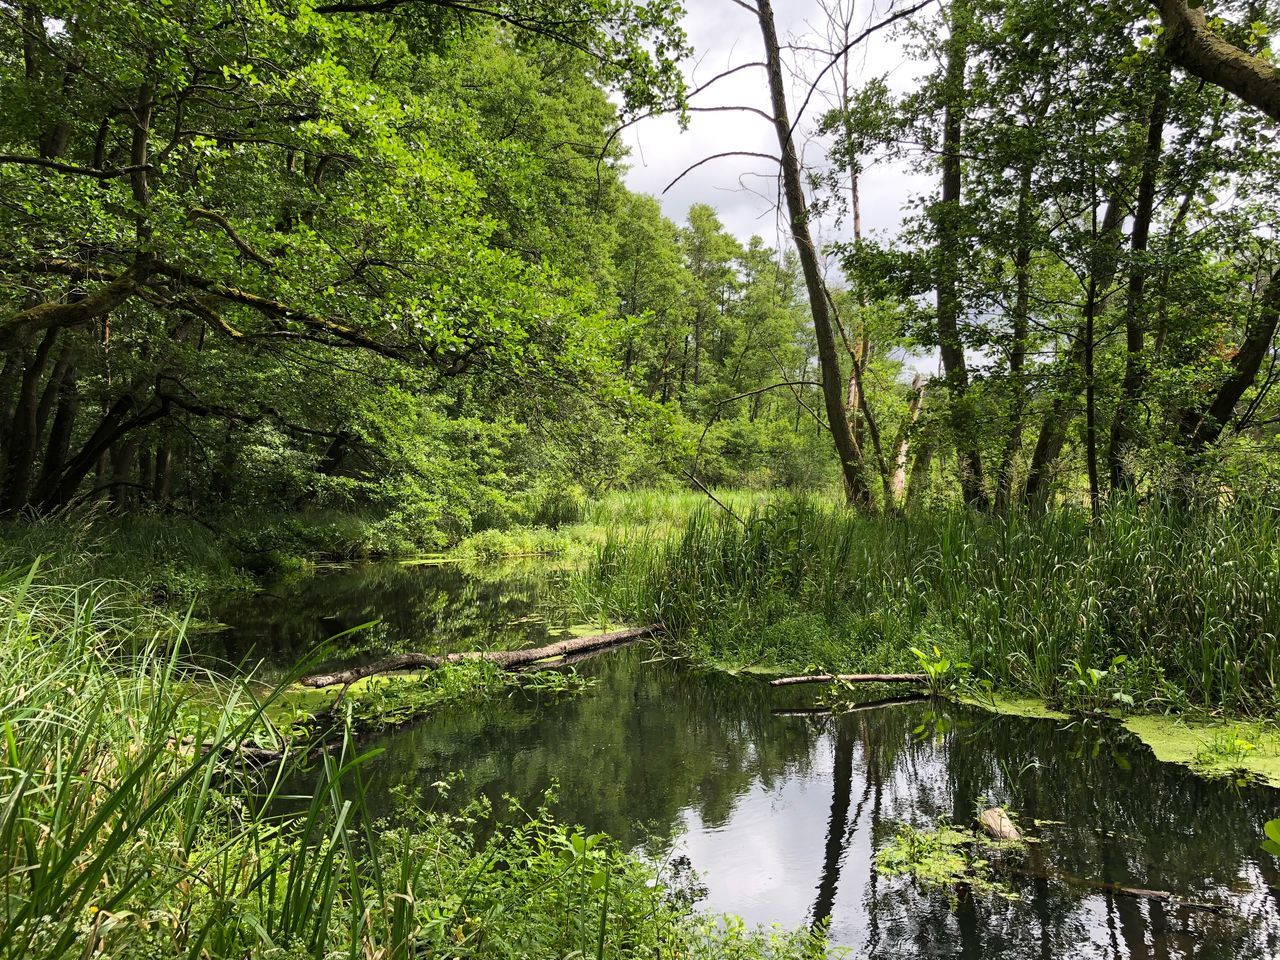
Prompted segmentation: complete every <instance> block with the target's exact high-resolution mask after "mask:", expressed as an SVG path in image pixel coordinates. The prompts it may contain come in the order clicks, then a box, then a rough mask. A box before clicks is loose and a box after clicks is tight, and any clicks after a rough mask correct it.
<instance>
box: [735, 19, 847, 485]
mask: <svg viewBox="0 0 1280 960" xmlns="http://www.w3.org/2000/svg"><path fill="white" fill-rule="evenodd" d="M758 6H759V11H758V13H759V21H760V35H761V38H762V39H763V41H764V50H765V68H766V73H767V74H768V79H769V92H770V98H771V101H772V106H773V123H774V129H775V131H776V132H777V135H778V146H779V148H780V149H781V151H782V155H781V159H782V186H783V194H784V196H785V198H786V203H787V211H788V214H789V216H790V226H791V236H792V238H793V239H794V241H795V245H796V253H797V254H798V255H799V258H800V267H801V270H802V272H803V273H804V282H805V287H806V289H807V291H808V294H809V309H810V311H811V312H812V315H813V331H814V337H815V339H816V340H817V342H818V361H819V366H820V367H821V379H822V398H823V401H824V404H825V406H826V411H827V425H828V428H829V429H830V431H831V436H832V440H833V441H834V444H835V448H836V454H837V455H838V456H839V458H840V467H841V473H842V474H843V476H844V481H845V489H846V491H852V490H857V489H858V488H859V487H860V486H865V484H866V480H865V479H864V478H863V476H862V472H861V470H860V469H859V465H858V451H857V449H856V448H855V447H854V444H853V433H852V432H851V431H850V429H849V420H848V418H847V417H846V416H845V412H844V388H843V384H842V383H841V376H840V356H839V353H838V351H837V345H836V336H835V330H834V328H833V324H832V319H831V313H830V306H829V303H828V296H827V289H826V285H825V284H824V283H823V280H822V270H821V266H820V264H819V263H818V251H817V248H816V247H815V246H814V243H813V236H812V234H811V233H810V231H809V209H808V203H807V201H806V200H805V195H804V180H803V176H802V173H801V170H800V157H799V154H798V153H797V152H796V148H795V143H794V141H793V140H792V137H791V121H790V119H789V117H788V111H787V88H786V81H785V79H784V78H783V75H782V59H781V55H780V53H779V50H778V32H777V27H776V26H775V24H774V20H773V4H772V0H759V4H758Z"/></svg>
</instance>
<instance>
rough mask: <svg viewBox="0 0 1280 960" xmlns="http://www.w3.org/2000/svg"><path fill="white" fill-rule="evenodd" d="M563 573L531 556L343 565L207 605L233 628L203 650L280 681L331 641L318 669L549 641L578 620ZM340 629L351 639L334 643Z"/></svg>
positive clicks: (212, 616) (213, 615)
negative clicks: (483, 563) (566, 597)
mask: <svg viewBox="0 0 1280 960" xmlns="http://www.w3.org/2000/svg"><path fill="white" fill-rule="evenodd" d="M563 576H564V574H563V573H562V572H561V571H558V570H554V569H549V568H548V567H547V566H546V565H545V564H534V563H530V562H522V563H513V564H507V565H504V566H501V567H474V568H473V567H463V566H460V565H458V564H435V565H405V564H400V563H394V562H381V563H364V564H357V565H353V566H334V567H330V568H326V569H321V570H320V571H318V572H317V574H316V575H315V576H308V577H297V578H291V579H286V580H282V581H280V582H278V583H275V584H272V585H270V586H269V587H268V588H267V589H266V590H265V591H264V592H263V593H261V594H257V595H255V596H251V597H248V598H243V597H239V598H235V599H233V600H231V601H230V602H226V603H222V604H219V605H217V606H215V607H213V608H212V609H210V610H207V611H204V613H205V615H206V616H207V617H208V618H209V619H211V620H215V621H218V622H221V623H224V624H227V625H229V627H230V629H228V630H225V631H222V632H219V633H214V634H210V635H208V636H207V637H206V638H205V639H204V641H203V643H202V649H203V650H204V652H205V653H207V654H208V655H210V656H211V657H214V658H217V659H220V660H222V661H225V662H228V663H233V664H250V665H254V666H255V667H256V668H257V669H258V671H259V673H260V675H262V676H263V677H264V678H266V679H274V677H276V676H278V675H279V674H280V672H282V671H285V670H289V669H292V668H293V667H294V665H296V664H298V663H301V662H302V661H303V660H304V659H305V658H307V657H310V656H312V655H313V654H314V652H315V651H316V650H318V649H320V648H322V647H327V648H328V649H330V650H331V651H332V653H333V656H331V657H330V658H329V659H327V660H326V661H324V662H323V663H321V664H317V665H315V666H314V667H313V669H316V670H319V669H329V668H331V667H340V666H346V665H350V664H352V663H358V662H363V661H366V660H368V659H372V658H374V657H377V656H383V655H385V654H388V653H398V652H402V651H404V650H421V651H425V652H432V653H434V652H437V651H451V650H472V649H490V648H511V647H518V646H523V645H525V644H540V643H548V642H550V641H551V638H552V635H553V634H557V635H558V633H560V632H562V631H563V629H564V628H565V627H566V626H567V624H568V623H569V621H570V617H569V614H568V612H567V610H566V609H565V607H564V605H563V604H562V603H561V594H562V590H561V585H562V580H563ZM357 628H361V629H357ZM352 631H354V632H352ZM339 635H345V636H342V637H341V639H339V640H338V641H337V642H336V643H335V642H331V638H333V637H337V636H339Z"/></svg>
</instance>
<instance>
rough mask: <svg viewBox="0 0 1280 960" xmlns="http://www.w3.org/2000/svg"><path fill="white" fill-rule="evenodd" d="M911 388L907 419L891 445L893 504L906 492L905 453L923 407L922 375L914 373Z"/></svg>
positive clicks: (907, 450)
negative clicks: (914, 376)
mask: <svg viewBox="0 0 1280 960" xmlns="http://www.w3.org/2000/svg"><path fill="white" fill-rule="evenodd" d="M911 390H912V396H911V404H910V406H909V407H908V408H907V420H906V422H905V423H904V424H903V425H902V430H901V431H900V432H899V433H898V439H897V442H896V443H895V444H894V445H893V479H892V480H891V482H890V484H889V489H890V492H891V495H892V497H893V503H895V504H901V503H902V502H903V499H904V497H905V496H906V492H907V455H908V453H910V450H911V431H912V430H913V429H914V428H915V425H916V423H917V422H918V421H919V420H920V411H921V409H922V408H923V407H924V390H925V381H924V377H922V376H920V374H916V378H915V380H914V381H912V383H911Z"/></svg>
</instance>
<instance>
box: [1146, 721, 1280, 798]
mask: <svg viewBox="0 0 1280 960" xmlns="http://www.w3.org/2000/svg"><path fill="white" fill-rule="evenodd" d="M1124 728H1125V729H1126V730H1128V731H1129V732H1130V733H1132V734H1134V735H1135V736H1137V737H1138V739H1140V740H1141V741H1142V742H1143V743H1145V744H1146V745H1147V746H1148V747H1150V748H1151V750H1152V752H1153V753H1154V754H1155V755H1156V758H1157V759H1158V760H1162V761H1164V762H1166V763H1180V764H1182V765H1183V766H1186V767H1190V768H1191V769H1192V770H1194V771H1196V773H1199V774H1202V775H1204V776H1213V777H1226V776H1235V775H1239V774H1241V773H1243V774H1247V775H1248V776H1249V778H1251V779H1255V780H1258V781H1261V782H1265V783H1267V784H1270V785H1271V786H1273V787H1280V733H1277V731H1276V730H1275V729H1274V728H1271V727H1265V726H1262V725H1260V724H1257V723H1250V722H1248V721H1230V722H1216V723H1215V722H1197V721H1189V720H1186V719H1182V718H1178V717H1167V716H1141V717H1130V718H1128V719H1127V720H1125V721H1124Z"/></svg>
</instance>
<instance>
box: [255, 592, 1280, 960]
mask: <svg viewBox="0 0 1280 960" xmlns="http://www.w3.org/2000/svg"><path fill="white" fill-rule="evenodd" d="M380 576H381V577H382V580H381V581H376V582H375V583H374V585H373V586H371V583H370V577H369V575H368V573H367V572H366V573H364V574H361V575H360V576H359V577H355V576H347V577H339V578H320V579H319V580H317V581H316V584H315V585H314V587H313V589H314V590H315V593H314V595H312V594H309V593H304V594H303V595H302V597H301V602H300V603H298V604H296V605H295V603H294V599H295V598H294V597H292V596H291V597H290V599H289V604H288V605H289V606H290V607H292V608H293V614H292V619H291V620H290V621H289V622H287V623H282V622H280V621H274V622H264V620H259V621H258V622H257V623H256V625H254V626H253V627H252V629H248V628H242V629H243V630H244V631H245V632H244V633H243V634H242V635H241V637H242V638H243V637H244V636H251V635H256V636H257V637H258V638H259V639H258V641H257V642H258V643H259V644H262V643H263V638H270V642H269V644H266V646H267V647H269V650H267V652H268V654H269V655H272V656H277V657H280V658H286V657H290V656H294V655H297V654H298V653H299V652H300V651H303V650H305V649H306V647H307V645H308V644H310V643H312V642H314V640H316V639H319V637H318V634H319V632H321V627H318V626H316V621H315V619H314V617H311V618H310V619H308V616H309V615H304V613H302V612H301V611H306V610H312V611H314V610H318V609H320V608H322V607H323V608H325V609H327V610H328V611H330V612H332V611H337V614H336V617H337V619H336V621H335V623H336V624H339V625H341V624H348V623H349V622H350V621H352V620H359V619H360V618H361V617H366V618H367V617H368V616H369V615H370V614H374V613H376V614H380V615H381V616H382V617H383V618H384V622H385V623H386V624H387V625H388V626H387V627H386V630H385V631H384V633H383V635H382V638H381V641H382V642H383V643H385V645H386V646H388V647H392V648H394V647H395V646H396V645H397V644H404V643H405V642H407V641H408V640H410V639H416V640H417V642H419V643H420V642H421V639H422V638H424V637H429V638H433V640H434V641H435V648H436V649H443V648H444V647H454V648H457V647H458V646H464V647H465V646H474V645H479V643H481V642H483V643H489V644H496V643H506V644H507V645H512V644H515V643H520V642H526V641H527V642H537V641H538V640H540V639H542V638H543V637H545V632H544V631H546V629H547V628H546V625H545V623H544V622H542V621H539V620H535V621H528V620H525V622H524V623H523V624H517V625H515V626H513V625H512V621H516V620H520V619H521V618H526V617H528V616H529V614H530V613H535V614H537V613H543V612H544V611H547V610H554V603H555V598H554V589H553V585H552V586H549V585H548V583H547V581H546V579H545V578H539V577H538V576H537V575H525V574H520V575H517V576H516V577H514V578H513V579H512V580H511V581H509V582H503V580H502V579H501V578H492V579H490V580H489V581H482V580H477V579H475V578H469V577H468V576H467V575H466V574H464V573H463V572H461V571H456V570H455V571H451V572H448V573H447V574H446V573H440V572H437V573H433V574H431V575H429V576H425V577H420V578H419V579H417V580H415V579H414V577H413V575H412V573H409V574H406V573H404V572H403V571H391V572H386V573H383V574H380ZM328 587H334V588H338V589H334V590H333V591H332V592H326V588H328ZM322 601H327V602H322ZM279 606H281V605H280V604H279V602H278V601H277V608H278V607H279ZM259 613H260V614H261V610H259ZM544 615H545V614H544ZM263 616H264V618H265V620H269V619H270V618H269V617H265V615H263ZM549 619H554V614H553V615H552V616H551V617H549ZM299 624H303V625H304V626H303V627H302V628H301V629H300V628H299V627H298V625H299ZM446 624H447V625H446ZM255 631H256V633H255ZM504 631H506V632H505V633H504ZM511 631H514V632H511ZM522 631H523V632H522ZM539 632H542V637H539V636H538V634H539ZM579 669H580V670H581V671H582V672H583V673H588V674H590V675H592V676H594V677H595V678H596V679H597V680H598V683H597V684H596V685H595V686H594V687H593V688H592V689H590V690H589V691H588V692H587V693H586V694H584V695H582V696H579V697H576V698H572V699H567V700H558V701H550V700H542V699H539V698H537V697H529V698H525V697H518V698H515V699H502V700H497V701H492V702H488V703H484V704H475V705H459V706H454V707H450V708H448V709H445V710H443V711H442V712H441V713H440V714H439V715H437V716H434V717H431V718H429V719H428V720H426V721H425V722H422V723H418V724H416V725H414V726H412V727H411V728H408V729H402V730H398V731H395V732H393V733H390V734H388V735H386V736H385V737H383V738H381V740H380V742H379V745H380V746H382V747H384V748H385V752H384V753H383V754H382V755H381V756H380V757H378V758H377V760H376V761H374V764H373V766H372V767H371V769H370V780H371V789H372V791H373V798H374V802H375V805H376V810H375V812H377V813H383V814H389V815H391V816H394V814H395V803H396V800H395V799H394V798H396V797H397V796H399V795H400V790H399V789H397V788H404V787H408V788H411V789H412V788H426V787H427V785H429V784H431V783H433V782H435V781H437V780H439V779H441V777H443V776H445V775H446V774H448V773H450V772H452V771H461V772H462V773H463V775H464V779H463V781H462V784H461V785H460V786H459V787H456V788H455V790H454V792H453V793H452V794H451V796H450V801H449V802H451V803H462V802H465V800H466V799H467V798H469V797H475V796H487V797H489V798H490V799H492V800H495V801H499V802H500V800H501V798H502V796H503V795H504V794H511V795H513V796H514V797H516V798H518V799H519V800H521V801H522V802H524V803H525V804H526V805H536V804H537V802H538V801H539V799H540V797H541V796H542V794H543V792H544V791H545V790H546V789H547V788H548V787H549V786H550V785H552V784H553V783H557V784H558V797H559V799H558V801H557V804H556V812H557V814H558V815H559V816H561V817H562V818H564V819H567V820H569V821H572V822H577V823H580V824H582V825H583V826H585V827H586V828H587V829H588V830H592V831H595V830H604V831H607V832H609V833H611V834H613V835H614V836H616V837H618V838H620V839H621V840H622V841H623V842H624V843H627V844H629V845H632V846H634V847H636V848H637V849H640V850H642V851H644V852H646V853H647V854H649V855H651V856H654V857H666V856H671V855H675V854H680V853H683V854H687V856H688V857H689V858H690V859H691V861H692V863H693V867H694V869H695V870H697V871H698V872H699V874H700V877H701V880H702V882H703V883H704V884H705V885H706V889H707V895H706V897H705V899H704V901H703V906H705V907H706V908H708V909H711V910H713V911H717V912H719V911H727V912H733V913H739V914H742V915H743V916H745V917H746V918H747V919H748V920H750V921H753V922H761V923H772V922H778V923H782V924H784V925H788V926H797V925H801V924H806V923H813V922H817V921H820V920H821V919H823V918H824V917H827V916H830V918H831V920H830V931H831V936H832V939H833V941H835V942H837V943H841V944H845V945H848V946H850V947H852V948H853V950H854V955H855V956H867V957H873V958H891V957H893V958H897V957H902V958H906V957H912V958H914V957H935V956H936V957H957V958H965V960H978V958H982V960H997V958H1036V960H1048V958H1068V957H1070V958H1076V957H1080V958H1111V957H1132V958H1149V960H1164V958H1170V960H1174V958H1190V957H1196V958H1205V960H1216V958H1223V960H1227V958H1230V960H1252V958H1259V960H1260V958H1271V957H1275V956H1277V955H1280V901H1278V900H1277V895H1276V887H1277V884H1280V871H1278V869H1277V868H1278V867H1280V862H1278V861H1276V860H1275V859H1274V858H1272V857H1270V856H1269V855H1268V854H1266V853H1263V852H1262V851H1261V850H1260V849H1259V846H1258V842H1259V837H1260V835H1261V826H1262V824H1263V822H1264V821H1266V820H1268V819H1270V818H1271V817H1274V816H1275V815H1276V814H1277V813H1278V812H1280V795H1278V794H1276V793H1275V792H1274V791H1271V790H1268V789H1264V788H1257V787H1239V786H1235V785H1233V784H1230V783H1227V782H1221V781H1219V782H1212V783H1211V782H1206V781H1202V780H1199V779H1197V778H1196V777H1194V776H1192V775H1191V774H1190V773H1189V772H1188V771H1186V770H1184V769H1182V768H1179V767H1176V766H1171V765H1167V764H1160V763H1157V762H1156V761H1155V760H1154V758H1153V757H1152V755H1151V754H1150V752H1149V751H1148V750H1147V749H1146V748H1145V747H1143V746H1142V745H1141V744H1138V743H1137V742H1135V741H1133V740H1131V739H1129V738H1128V737H1127V736H1126V735H1124V734H1123V733H1122V732H1120V731H1118V730H1101V729H1098V728H1097V727H1085V726H1081V725H1073V726H1069V727H1064V726H1063V725H1062V724H1058V723H1054V722H1050V721H1036V720H1022V719H1014V718H1000V717H992V716H988V715H986V714H981V713H978V712H976V711H972V710H969V709H965V708H961V707H958V706H951V705H930V704H928V703H924V704H899V705H895V706H890V707H886V708H884V709H881V710H874V711H866V712H857V713H852V714H848V715H846V716H825V717H824V716H816V717H795V716H776V715H774V714H773V712H772V710H773V708H775V707H779V706H785V705H786V703H784V702H783V697H784V696H788V694H783V693H782V692H780V691H771V690H770V689H769V688H767V687H766V686H765V685H764V684H762V683H760V682H759V681H757V680H752V679H747V678H736V677H731V676H728V675H725V674H719V673H712V672H706V671H699V670H694V669H690V668H687V667H682V666H679V665H677V664H674V663H672V662H671V661H668V660H655V659H654V658H653V651H652V649H651V648H649V647H647V646H639V647H633V648H629V649H627V650H624V651H620V652H618V653H613V654H609V655H606V656H602V657H599V658H597V659H595V660H592V661H589V662H587V663H585V664H583V665H582V666H580V668H579ZM795 695H796V694H794V693H793V694H790V696H795ZM801 695H802V694H801ZM985 802H996V803H1002V804H1006V805H1008V806H1009V807H1010V808H1011V809H1013V810H1015V811H1017V813H1018V814H1019V815H1020V817H1021V819H1022V822H1023V823H1024V824H1028V825H1029V824H1035V823H1036V822H1037V821H1039V822H1041V825H1040V826H1039V827H1036V828H1034V832H1035V833H1037V834H1039V835H1040V836H1041V837H1042V838H1043V840H1044V844H1043V845H1042V846H1041V848H1040V849H1039V850H1038V852H1037V853H1036V854H1035V855H1034V856H1035V857H1037V860H1036V862H1035V863H1034V866H1036V867H1037V869H1040V870H1042V871H1043V872H1044V873H1046V874H1048V875H1049V876H1050V877H1061V876H1065V875H1070V876H1074V877H1082V878H1092V879H1096V880H1106V881H1116V882H1119V883H1122V884H1126V885H1130V886H1139V887H1146V888H1153V889H1164V890H1172V891H1175V892H1177V893H1179V894H1182V895H1184V896H1187V897H1190V898H1194V899H1199V900H1211V901H1229V902H1230V903H1231V904H1232V907H1233V909H1232V911H1231V912H1230V913H1226V914H1212V913H1208V912H1204V911H1197V910H1192V909H1188V908H1181V907H1170V906H1167V905H1164V904H1161V903H1156V902H1151V901H1143V900H1136V899H1132V898H1127V897H1122V896H1113V895H1109V894H1103V893H1099V892H1095V891H1089V890H1083V889H1081V888H1079V887H1071V886H1067V885H1066V884H1064V883H1062V882H1059V881H1058V880H1055V879H1043V878H1040V879H1037V878H1014V879H1013V881H1012V882H1013V883H1014V886H1015V889H1016V891H1017V892H1018V894H1019V895H1020V897H1021V899H1020V900H1018V901H1015V902H1005V901H999V900H997V901H990V902H988V901H985V900H981V901H974V900H972V899H970V898H967V897H965V896H961V897H959V899H958V901H957V902H956V903H955V905H954V907H953V905H952V903H951V902H950V898H949V897H948V896H947V895H946V894H945V893H941V892H922V891H920V890H917V889H915V888H914V887H913V886H912V885H911V884H910V883H909V882H907V881H905V880H902V879H897V878H887V877H878V876H877V875H876V873H875V870H874V868H873V862H874V856H875V852H876V850H877V849H879V848H880V847H881V846H882V845H883V844H884V843H885V842H887V841H888V840H889V839H890V838H891V837H892V836H893V835H894V834H895V832H896V831H897V829H898V827H899V825H901V824H903V823H912V824H915V825H917V826H927V825H928V824H929V823H930V822H931V821H933V820H935V819H936V818H938V817H941V816H947V817H950V818H952V819H953V820H955V821H957V822H968V821H970V820H971V819H972V818H973V815H974V813H975V811H976V809H977V808H978V806H979V804H980V803H985Z"/></svg>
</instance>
